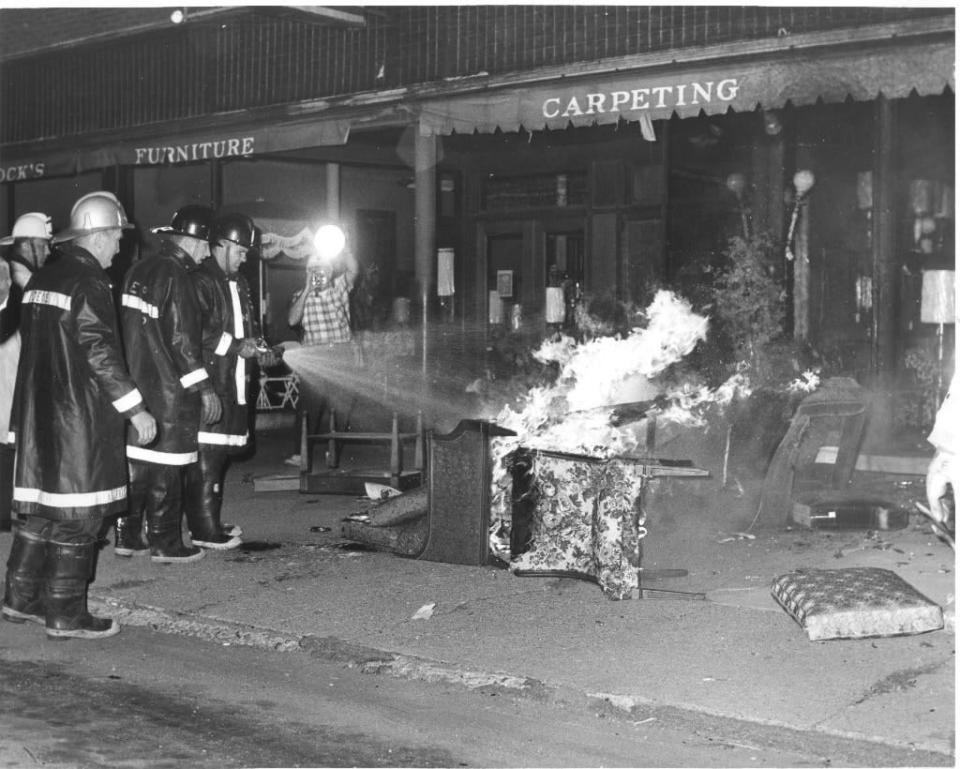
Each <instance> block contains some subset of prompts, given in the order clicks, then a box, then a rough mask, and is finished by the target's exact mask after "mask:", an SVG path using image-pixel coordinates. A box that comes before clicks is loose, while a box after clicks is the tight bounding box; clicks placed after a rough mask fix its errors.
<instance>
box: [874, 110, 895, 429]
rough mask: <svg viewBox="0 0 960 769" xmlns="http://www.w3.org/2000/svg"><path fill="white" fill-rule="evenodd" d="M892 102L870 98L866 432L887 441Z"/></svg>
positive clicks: (891, 367) (891, 373)
mask: <svg viewBox="0 0 960 769" xmlns="http://www.w3.org/2000/svg"><path fill="white" fill-rule="evenodd" d="M896 130H897V129H896V113H895V110H894V104H893V102H891V101H890V100H888V99H886V98H884V97H883V96H879V97H877V100H876V101H875V102H874V142H873V158H874V161H873V180H874V184H873V212H872V217H871V219H872V222H873V230H872V233H871V235H872V243H873V253H872V258H873V265H872V266H873V308H872V317H871V337H872V338H871V340H870V342H871V348H870V349H871V356H870V357H871V361H870V363H871V374H872V375H873V390H874V404H873V409H872V411H871V413H870V421H871V425H870V433H872V437H873V439H874V440H878V441H881V442H882V443H886V442H887V440H888V438H889V436H890V435H891V434H892V432H893V416H892V415H893V410H894V388H895V384H896V360H897V358H896V353H897V339H896V325H897V318H898V313H897V306H898V304H899V297H898V291H897V281H898V274H897V273H898V270H897V265H896V235H897V233H896V217H895V216H894V204H895V200H896V195H895V185H896V170H895V158H894V144H895V142H894V137H895V135H896Z"/></svg>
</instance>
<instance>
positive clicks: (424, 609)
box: [410, 603, 436, 619]
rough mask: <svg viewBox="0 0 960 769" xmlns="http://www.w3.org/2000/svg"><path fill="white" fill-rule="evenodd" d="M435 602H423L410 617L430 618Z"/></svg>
mask: <svg viewBox="0 0 960 769" xmlns="http://www.w3.org/2000/svg"><path fill="white" fill-rule="evenodd" d="M435 607H436V604H435V603H425V604H424V605H423V606H421V607H420V608H419V609H417V611H416V612H415V613H414V615H413V616H412V617H411V618H410V619H430V618H431V617H432V616H433V610H434V608H435Z"/></svg>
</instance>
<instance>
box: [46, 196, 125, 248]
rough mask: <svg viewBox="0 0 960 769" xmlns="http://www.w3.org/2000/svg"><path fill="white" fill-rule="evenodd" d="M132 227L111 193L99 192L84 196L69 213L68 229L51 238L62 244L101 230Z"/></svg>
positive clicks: (119, 203)
mask: <svg viewBox="0 0 960 769" xmlns="http://www.w3.org/2000/svg"><path fill="white" fill-rule="evenodd" d="M132 227H133V225H132V224H130V222H128V221H127V212H126V211H124V210H123V204H122V203H121V202H120V201H119V200H118V199H117V196H116V195H114V194H113V193H112V192H106V191H104V190H100V191H97V192H91V193H88V194H87V195H84V196H83V197H82V198H80V199H79V200H78V201H77V202H76V203H74V204H73V209H72V210H71V211H70V227H68V228H67V229H66V230H63V231H61V232H58V233H57V234H56V235H54V236H53V242H54V243H63V242H64V241H67V240H73V239H75V238H79V237H81V236H82V235H89V234H91V233H93V232H100V231H102V230H112V229H116V228H119V229H124V230H128V229H131V228H132Z"/></svg>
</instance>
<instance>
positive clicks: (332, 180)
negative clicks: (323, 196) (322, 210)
mask: <svg viewBox="0 0 960 769" xmlns="http://www.w3.org/2000/svg"><path fill="white" fill-rule="evenodd" d="M326 178H327V216H328V217H329V218H330V220H331V221H333V222H339V221H340V164H339V163H327V165H326Z"/></svg>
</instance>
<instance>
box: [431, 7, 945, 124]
mask: <svg viewBox="0 0 960 769" xmlns="http://www.w3.org/2000/svg"><path fill="white" fill-rule="evenodd" d="M688 53H689V54H690V55H687V54H688ZM683 54H684V56H683V58H682V59H681V58H671V57H675V56H676V55H677V52H675V51H674V52H671V53H670V54H669V55H668V56H665V55H662V54H661V55H657V56H649V57H635V58H633V59H629V60H623V61H621V62H617V63H614V64H613V65H612V66H609V65H608V66H607V67H606V68H605V70H604V71H592V72H589V71H588V72H583V73H570V72H566V73H563V74H559V73H557V74H556V75H554V76H552V77H551V76H550V73H542V76H541V78H540V79H538V80H536V81H528V82H514V83H511V82H509V80H505V79H503V78H501V79H500V80H499V81H498V82H496V83H492V82H489V83H483V84H477V85H476V87H475V89H474V90H472V91H471V92H469V93H462V91H461V94H462V95H451V96H449V97H447V98H443V99H439V98H435V99H428V100H424V101H422V102H421V111H420V130H421V132H422V133H424V134H427V135H448V134H453V133H458V134H460V133H467V134H469V133H474V132H479V133H490V132H493V131H496V130H500V131H518V130H520V129H523V130H526V131H539V130H561V129H565V128H567V127H569V126H571V125H572V126H577V127H582V126H590V125H604V124H611V123H617V122H619V121H621V120H622V121H627V122H640V123H641V124H646V125H647V126H648V127H649V126H651V124H652V121H654V120H665V119H669V118H671V117H672V116H674V115H677V116H678V117H681V118H685V117H692V116H696V115H700V114H705V115H715V114H722V113H726V112H727V111H728V110H733V111H736V112H745V111H753V110H755V109H758V108H763V109H779V108H782V107H784V106H785V105H787V104H792V105H794V106H803V105H810V104H814V103H816V102H818V101H823V102H827V103H829V102H842V101H845V100H847V99H853V100H856V101H862V100H872V99H876V98H877V97H878V96H881V95H883V96H885V97H887V98H901V97H906V96H909V95H910V94H911V93H913V92H916V93H917V94H919V95H923V96H926V95H933V94H942V93H944V91H945V90H946V89H948V88H949V89H951V90H953V89H954V86H955V73H954V68H955V58H956V55H955V54H956V51H955V38H954V29H953V21H952V19H951V20H949V22H938V24H936V25H931V24H929V23H923V24H917V25H906V26H904V25H897V26H894V25H885V26H883V27H882V28H873V29H869V30H858V31H845V32H844V33H843V34H842V35H841V34H839V33H829V34H824V33H819V34H815V35H814V34H811V35H806V36H802V37H801V36H798V37H797V38H789V37H785V38H778V39H777V40H776V41H762V42H758V43H745V44H742V45H738V46H718V47H715V48H714V49H712V50H711V49H707V48H703V49H698V50H697V51H696V52H687V51H684V52H683ZM645 135H648V138H652V136H651V135H650V134H649V133H647V132H645Z"/></svg>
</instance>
